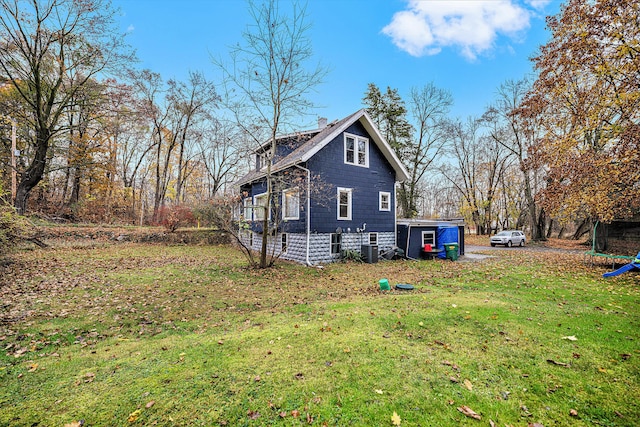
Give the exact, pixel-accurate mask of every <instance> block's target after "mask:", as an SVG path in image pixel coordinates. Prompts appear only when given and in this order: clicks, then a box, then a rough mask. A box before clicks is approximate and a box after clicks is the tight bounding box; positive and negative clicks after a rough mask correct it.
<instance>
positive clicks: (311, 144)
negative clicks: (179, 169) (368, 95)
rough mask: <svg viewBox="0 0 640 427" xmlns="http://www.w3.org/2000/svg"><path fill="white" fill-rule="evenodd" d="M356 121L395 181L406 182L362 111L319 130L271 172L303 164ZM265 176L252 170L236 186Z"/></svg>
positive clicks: (395, 158) (404, 173)
mask: <svg viewBox="0 0 640 427" xmlns="http://www.w3.org/2000/svg"><path fill="white" fill-rule="evenodd" d="M357 121H359V122H360V123H361V124H362V126H363V127H364V128H365V130H366V131H367V132H368V133H369V135H370V136H371V139H372V140H373V142H374V143H375V144H376V146H377V147H378V148H379V149H380V151H381V152H382V154H383V155H384V157H385V158H386V159H387V161H388V162H389V164H390V165H391V167H392V168H393V170H394V171H395V173H396V180H397V181H400V182H402V181H405V180H407V179H408V177H409V173H408V172H407V169H406V168H405V167H404V165H403V164H402V162H401V161H400V159H399V158H398V156H397V155H396V153H395V152H394V151H393V148H391V146H390V145H389V143H387V141H386V140H385V139H384V137H383V136H382V135H381V134H380V132H379V131H378V128H377V127H376V126H375V125H374V123H373V120H371V116H369V114H368V113H367V112H366V110H364V109H361V110H359V111H356V112H355V113H353V114H351V115H350V116H347V117H345V118H343V119H342V120H338V121H336V122H332V123H330V124H329V125H327V126H326V127H325V128H324V129H322V130H320V132H318V134H316V135H315V136H314V137H313V138H311V139H309V140H308V141H307V142H305V143H303V144H302V145H301V146H300V147H298V148H296V149H295V150H293V151H292V152H291V153H290V154H288V155H287V156H285V157H284V158H282V159H280V160H279V161H278V162H276V163H275V164H274V165H272V167H271V172H272V173H273V172H278V171H281V170H284V169H288V168H290V167H293V166H295V165H298V164H300V163H305V162H306V161H308V160H309V159H310V158H311V157H313V156H314V155H315V154H317V153H318V152H319V151H320V150H322V149H323V148H324V147H325V146H326V145H327V144H329V143H330V142H331V141H333V140H334V139H335V138H336V137H337V136H338V135H340V134H341V133H342V132H344V131H345V130H346V129H347V128H348V127H349V126H351V125H352V124H353V123H355V122H357ZM265 175H266V173H265V172H264V171H262V170H261V171H255V170H254V171H251V172H249V173H248V174H247V175H245V176H244V177H242V178H241V179H240V180H239V181H238V182H237V183H236V184H237V185H243V184H248V183H250V182H252V181H255V180H257V179H260V178H262V177H264V176H265Z"/></svg>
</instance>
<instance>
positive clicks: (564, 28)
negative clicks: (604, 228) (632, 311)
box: [364, 0, 640, 239]
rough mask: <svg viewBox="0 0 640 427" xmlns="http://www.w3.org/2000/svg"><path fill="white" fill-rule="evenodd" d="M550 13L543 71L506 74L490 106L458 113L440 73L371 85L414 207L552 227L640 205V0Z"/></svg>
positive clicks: (580, 230)
mask: <svg viewBox="0 0 640 427" xmlns="http://www.w3.org/2000/svg"><path fill="white" fill-rule="evenodd" d="M547 24H548V27H549V29H550V31H551V38H550V41H549V42H548V43H547V44H546V45H544V46H541V47H540V52H539V54H538V55H537V56H536V57H535V58H534V59H533V62H534V69H535V74H534V75H533V76H523V78H522V79H521V80H517V81H506V82H504V83H503V84H502V85H500V87H499V88H497V90H496V96H495V99H494V101H493V102H492V103H491V105H488V106H487V107H486V109H485V112H484V113H483V114H482V115H481V116H479V117H469V118H465V119H459V118H455V119H452V118H451V117H450V116H449V107H450V106H451V104H452V99H451V96H450V94H449V93H448V92H446V91H445V90H442V89H438V88H435V87H434V86H433V84H427V85H425V86H424V87H423V88H414V89H412V90H411V93H410V94H409V96H408V98H407V101H405V100H403V99H402V98H401V97H400V95H399V94H398V92H397V90H395V89H392V87H391V86H389V87H387V90H386V92H385V93H382V92H381V91H380V89H379V88H378V87H376V86H375V85H373V84H370V85H369V88H368V90H367V92H366V93H365V97H364V102H365V104H366V106H367V108H368V109H369V111H370V112H371V114H372V116H373V117H374V118H375V120H376V121H377V123H378V125H379V126H380V129H381V130H382V132H383V134H384V135H385V137H386V138H387V140H388V141H390V143H391V144H392V145H393V147H394V148H395V149H396V151H397V152H398V154H399V155H400V158H401V159H402V160H403V161H404V163H405V165H406V166H407V167H408V168H409V171H410V179H409V180H408V181H407V182H404V183H402V184H401V187H400V191H399V194H398V198H399V205H400V207H401V214H402V216H405V217H413V216H426V217H451V216H455V215H456V214H461V215H462V216H463V217H464V218H465V220H466V221H467V223H468V224H470V225H472V226H473V227H474V228H475V230H476V231H477V233H479V234H485V233H490V232H491V231H492V230H495V229H505V228H518V229H522V228H526V229H527V231H528V232H529V233H530V234H531V237H532V238H533V239H544V238H546V237H549V236H550V235H551V232H552V231H553V230H554V228H555V230H556V231H558V232H559V233H561V232H562V230H563V229H564V226H565V225H567V224H571V225H572V227H571V228H573V229H574V230H575V231H574V236H575V237H578V236H579V235H581V234H584V232H586V231H588V230H590V228H591V227H589V226H588V224H591V223H592V222H593V221H596V220H600V221H605V222H606V221H611V220H613V219H616V218H617V219H622V218H631V217H634V216H636V215H638V214H639V213H640V167H638V165H639V164H640V163H639V160H640V145H639V142H640V123H639V119H640V56H639V54H640V3H638V2H617V1H614V0H598V1H594V2H584V1H579V0H572V1H569V2H567V3H566V4H565V5H564V6H563V7H562V8H561V11H560V13H559V15H558V16H552V17H549V18H548V19H547ZM554 225H555V227H554Z"/></svg>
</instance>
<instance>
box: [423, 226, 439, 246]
mask: <svg viewBox="0 0 640 427" xmlns="http://www.w3.org/2000/svg"><path fill="white" fill-rule="evenodd" d="M428 235H431V240H432V243H428V242H425V241H424V238H425V237H426V236H428ZM427 244H430V245H431V246H433V247H436V232H435V231H433V230H429V231H423V232H422V247H424V245H427Z"/></svg>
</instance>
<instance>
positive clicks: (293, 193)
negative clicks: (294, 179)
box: [282, 188, 300, 221]
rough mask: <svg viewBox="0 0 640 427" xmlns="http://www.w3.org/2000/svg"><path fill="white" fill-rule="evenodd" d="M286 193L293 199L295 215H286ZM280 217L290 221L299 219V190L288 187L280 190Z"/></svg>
mask: <svg viewBox="0 0 640 427" xmlns="http://www.w3.org/2000/svg"><path fill="white" fill-rule="evenodd" d="M287 195H289V197H292V198H293V200H295V204H296V207H295V212H296V213H295V215H292V216H288V215H287V213H288V209H287V208H288V207H289V206H288V202H287V200H288V199H287ZM282 219H283V220H285V221H292V220H298V219H300V191H299V190H298V189H297V188H289V189H287V190H283V191H282Z"/></svg>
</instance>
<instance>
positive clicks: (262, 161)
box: [256, 151, 269, 171]
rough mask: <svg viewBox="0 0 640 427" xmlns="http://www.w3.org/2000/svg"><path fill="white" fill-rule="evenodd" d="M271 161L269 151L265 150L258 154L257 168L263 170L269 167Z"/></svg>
mask: <svg viewBox="0 0 640 427" xmlns="http://www.w3.org/2000/svg"><path fill="white" fill-rule="evenodd" d="M268 161H269V155H268V152H267V151H263V152H262V153H257V154H256V170H258V171H259V170H261V169H264V168H266V167H267V162H268Z"/></svg>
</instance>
